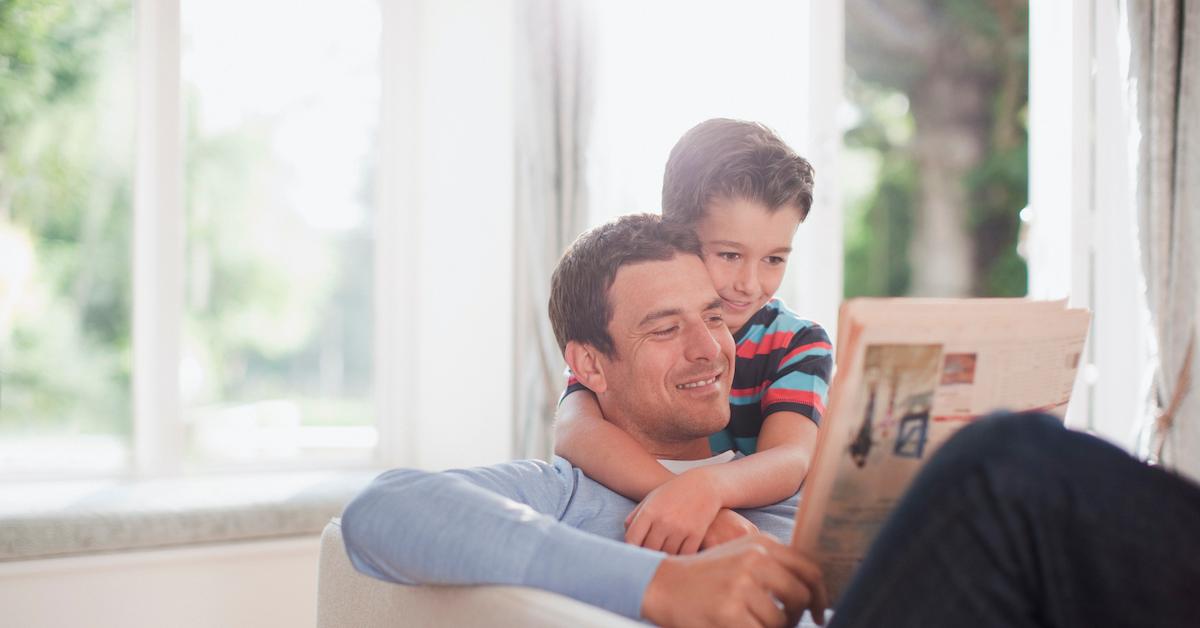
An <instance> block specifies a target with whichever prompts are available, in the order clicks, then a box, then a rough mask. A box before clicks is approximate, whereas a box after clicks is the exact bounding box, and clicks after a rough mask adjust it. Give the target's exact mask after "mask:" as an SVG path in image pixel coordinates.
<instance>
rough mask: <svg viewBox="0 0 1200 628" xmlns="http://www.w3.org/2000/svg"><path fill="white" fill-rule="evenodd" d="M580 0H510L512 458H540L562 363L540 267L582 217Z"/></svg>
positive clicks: (589, 79) (587, 54)
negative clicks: (512, 89)
mask: <svg viewBox="0 0 1200 628" xmlns="http://www.w3.org/2000/svg"><path fill="white" fill-rule="evenodd" d="M586 9H587V4H586V2H584V1H583V0H518V2H517V11H516V19H517V25H516V30H515V32H516V38H517V41H516V42H515V46H516V53H515V64H516V68H515V72H514V78H515V99H516V120H515V130H516V138H515V143H516V172H515V173H514V176H515V182H516V185H515V194H516V221H517V224H516V241H515V260H514V262H515V268H514V271H515V273H514V276H515V278H516V286H515V300H516V303H515V308H516V310H515V317H514V325H515V327H516V328H515V330H514V342H515V343H516V345H515V351H514V364H513V369H514V371H513V372H514V378H513V379H514V382H515V383H514V385H515V386H516V390H515V391H514V396H513V399H514V406H515V407H514V410H513V411H514V415H513V416H514V423H513V425H514V433H513V442H512V451H513V455H514V456H516V457H517V458H542V459H549V457H550V456H551V455H552V454H553V449H554V430H553V421H554V409H555V406H556V405H557V402H558V395H559V393H560V392H561V391H562V388H563V385H564V383H565V378H564V376H563V371H564V363H563V360H562V355H561V353H560V352H559V349H558V344H557V343H556V342H555V340H554V333H553V331H552V330H551V328H550V321H549V319H548V318H547V304H548V303H549V299H550V275H551V273H552V272H553V269H554V265H555V264H556V263H557V262H558V258H559V256H561V254H562V252H563V250H564V249H565V248H566V247H567V246H568V245H569V244H570V243H571V242H572V241H573V240H574V239H575V237H576V236H577V235H578V234H579V233H580V232H581V231H582V230H583V229H584V228H585V227H586V226H587V209H588V208H587V186H586V179H585V175H586V155H587V148H588V134H589V131H590V126H591V109H592V96H591V94H592V90H593V85H594V74H593V71H592V67H593V52H592V50H593V45H594V43H593V42H594V39H593V38H592V37H591V36H590V31H589V24H591V23H592V21H591V20H589V19H588V18H587V15H586Z"/></svg>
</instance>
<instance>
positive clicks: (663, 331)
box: [650, 325, 679, 337]
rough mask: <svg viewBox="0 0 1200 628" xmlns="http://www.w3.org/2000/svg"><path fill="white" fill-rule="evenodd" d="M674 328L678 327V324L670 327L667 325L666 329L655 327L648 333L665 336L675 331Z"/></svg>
mask: <svg viewBox="0 0 1200 628" xmlns="http://www.w3.org/2000/svg"><path fill="white" fill-rule="evenodd" d="M676 329H679V326H678V325H672V326H670V327H667V328H666V329H656V330H654V331H652V332H650V333H651V334H652V335H655V336H659V337H665V336H670V335H671V334H673V333H675V330H676Z"/></svg>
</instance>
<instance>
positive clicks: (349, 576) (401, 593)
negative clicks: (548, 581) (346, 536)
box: [317, 519, 641, 628]
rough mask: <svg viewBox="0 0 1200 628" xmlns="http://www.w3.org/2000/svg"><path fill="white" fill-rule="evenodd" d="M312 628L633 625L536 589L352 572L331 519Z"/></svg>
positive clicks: (323, 537) (323, 542) (336, 522)
mask: <svg viewBox="0 0 1200 628" xmlns="http://www.w3.org/2000/svg"><path fill="white" fill-rule="evenodd" d="M320 560H321V562H320V573H319V580H318V583H317V628H396V627H399V626H465V627H469V626H530V627H541V626H545V627H551V626H583V627H601V626H604V627H609V628H614V627H617V628H619V627H626V628H628V627H631V626H639V625H641V624H638V623H637V622H633V621H630V620H629V619H626V618H625V617H622V616H620V615H617V614H615V613H611V612H609V611H606V610H603V609H600V608H597V607H595V606H590V605H587V604H584V603H582V602H579V601H576V600H573V599H570V598H567V597H563V596H561V595H556V594H553V593H549V592H546V591H541V590H538V589H528V588H523V587H505V586H475V587H451V586H404V585H399V584H392V583H390V582H384V581H382V580H376V579H374V578H371V577H369V576H366V575H363V574H361V573H359V572H358V571H356V570H355V569H354V566H353V565H351V564H350V559H349V558H347V556H346V546H345V544H344V543H343V542H342V528H341V522H340V521H339V520H338V519H334V520H333V521H331V522H330V523H329V524H328V525H327V526H325V531H324V532H323V533H322V535H321V559H320Z"/></svg>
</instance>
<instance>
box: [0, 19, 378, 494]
mask: <svg viewBox="0 0 1200 628" xmlns="http://www.w3.org/2000/svg"><path fill="white" fill-rule="evenodd" d="M134 4H136V6H133V5H134ZM5 6H6V7H9V6H11V5H5ZM8 10H10V14H5V15H0V62H2V63H3V64H4V67H5V68H6V71H5V72H4V73H0V81H2V82H0V110H2V111H3V113H2V114H0V474H3V475H4V476H7V477H13V476H16V475H30V474H34V475H46V474H68V475H78V474H83V473H89V474H95V473H129V472H132V473H150V474H154V473H162V472H174V471H179V470H186V469H196V468H203V469H213V468H237V467H240V466H245V465H247V464H250V465H253V466H254V467H255V468H263V467H264V466H266V467H273V468H278V467H288V466H297V465H312V464H322V465H328V464H337V465H341V464H361V463H366V462H370V461H371V460H372V459H373V455H374V452H375V445H376V441H377V436H376V421H375V412H374V402H373V399H374V394H375V390H376V388H377V387H376V385H375V378H376V369H375V367H374V364H375V355H374V353H373V347H374V346H375V343H374V338H375V334H376V331H377V329H376V321H375V317H374V315H373V312H374V302H375V299H376V298H377V294H376V293H377V285H378V284H377V281H376V275H375V268H376V264H375V261H374V257H375V251H376V250H377V242H376V235H375V233H376V231H375V230H374V229H373V227H374V225H375V223H376V221H377V218H378V217H377V215H376V211H375V200H374V199H375V198H376V195H375V191H374V188H375V174H374V173H375V172H376V168H377V165H378V164H377V159H376V155H377V154H378V152H379V151H378V148H377V146H376V138H377V136H378V128H377V127H378V119H379V112H380V110H381V104H380V98H381V90H380V85H381V71H380V61H379V59H380V15H379V13H380V10H379V6H378V5H377V3H376V2H374V1H373V0H357V1H353V2H344V3H339V5H338V7H337V10H336V11H330V10H328V7H323V6H318V5H313V6H307V5H306V6H300V5H295V4H294V3H288V2H280V1H273V0H255V1H252V2H236V3H235V2H228V1H221V2H215V1H209V0H186V1H183V2H180V1H178V0H176V1H166V2H158V1H145V2H131V1H130V0H89V1H86V2H46V3H29V4H27V5H18V8H15V9H8ZM268 35H269V36H268ZM268 39H269V41H270V45H264V40H268Z"/></svg>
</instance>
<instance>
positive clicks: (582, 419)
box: [554, 389, 675, 502]
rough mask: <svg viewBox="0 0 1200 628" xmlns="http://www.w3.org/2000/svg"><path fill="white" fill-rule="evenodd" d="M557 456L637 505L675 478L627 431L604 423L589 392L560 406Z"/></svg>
mask: <svg viewBox="0 0 1200 628" xmlns="http://www.w3.org/2000/svg"><path fill="white" fill-rule="evenodd" d="M554 453H556V454H558V455H559V456H562V457H563V458H566V459H567V460H570V461H571V464H573V465H575V466H576V467H579V468H580V469H582V470H583V472H584V473H586V474H587V475H588V477H590V478H592V479H593V480H596V481H597V482H599V483H601V484H603V485H605V486H607V487H608V488H609V489H611V490H613V491H616V492H617V493H620V494H621V495H624V496H625V497H628V498H629V499H631V500H633V501H635V502H637V501H641V500H642V499H644V498H645V497H646V495H648V494H649V493H650V491H653V490H654V489H656V488H658V486H659V485H661V484H662V483H664V482H667V481H669V480H671V479H673V478H674V477H675V474H673V473H671V472H670V471H668V470H667V469H666V467H664V466H662V465H661V464H659V462H658V461H657V460H655V459H654V457H653V456H651V455H650V454H649V453H647V452H646V450H645V449H643V448H642V446H641V445H639V444H638V442H637V441H635V440H633V437H631V436H630V435H629V434H626V433H625V430H622V429H621V428H619V427H617V426H615V425H613V424H612V423H609V422H608V421H606V420H604V415H603V414H601V412H600V404H599V403H598V402H597V401H596V396H595V395H594V394H592V392H591V391H589V390H586V389H585V390H580V391H576V392H574V393H570V394H568V395H567V396H566V397H564V398H563V400H562V403H560V404H559V406H558V413H557V414H556V415H555V424H554Z"/></svg>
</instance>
